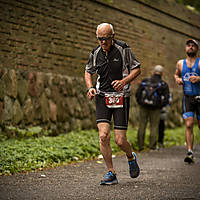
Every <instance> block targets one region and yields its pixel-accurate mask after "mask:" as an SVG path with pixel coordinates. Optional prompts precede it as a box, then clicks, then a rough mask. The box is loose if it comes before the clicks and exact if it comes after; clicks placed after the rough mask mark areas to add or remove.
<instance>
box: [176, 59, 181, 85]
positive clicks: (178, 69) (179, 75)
mask: <svg viewBox="0 0 200 200" xmlns="http://www.w3.org/2000/svg"><path fill="white" fill-rule="evenodd" d="M182 63H183V61H182V60H179V61H178V62H177V64H176V71H175V74H174V79H175V81H176V83H177V84H178V85H183V80H182V76H181V73H182V67H183V64H182Z"/></svg>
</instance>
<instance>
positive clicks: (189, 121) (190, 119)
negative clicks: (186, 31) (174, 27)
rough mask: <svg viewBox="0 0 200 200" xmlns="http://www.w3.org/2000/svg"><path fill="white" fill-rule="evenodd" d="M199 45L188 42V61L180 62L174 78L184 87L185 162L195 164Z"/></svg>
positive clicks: (199, 97) (199, 96)
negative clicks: (194, 126)
mask: <svg viewBox="0 0 200 200" xmlns="http://www.w3.org/2000/svg"><path fill="white" fill-rule="evenodd" d="M198 49H199V44H198V42H197V41H196V40H194V39H188V40H187V41H186V48H185V50H186V54H187V56H186V59H183V60H179V61H178V62H177V65H176V72H175V74H174V78H175V80H176V83H177V84H179V85H183V93H184V96H183V118H184V120H185V126H186V132H185V138H186V144H187V155H186V157H185V159H184V161H185V162H188V163H191V162H194V157H193V142H194V133H193V125H194V114H195V113H196V116H197V121H198V127H199V128H200V58H199V57H198Z"/></svg>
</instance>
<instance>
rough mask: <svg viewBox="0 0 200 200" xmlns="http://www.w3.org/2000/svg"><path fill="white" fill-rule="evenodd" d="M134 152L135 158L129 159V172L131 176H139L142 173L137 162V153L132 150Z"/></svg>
mask: <svg viewBox="0 0 200 200" xmlns="http://www.w3.org/2000/svg"><path fill="white" fill-rule="evenodd" d="M132 154H133V156H134V157H135V159H134V160H131V161H128V164H129V173H130V176H131V178H137V177H138V176H139V175H140V167H139V165H138V163H137V158H136V154H135V153H134V152H132Z"/></svg>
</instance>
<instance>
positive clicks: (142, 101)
mask: <svg viewBox="0 0 200 200" xmlns="http://www.w3.org/2000/svg"><path fill="white" fill-rule="evenodd" d="M162 75H163V67H162V66H161V65H156V66H155V68H154V71H153V75H152V77H150V78H145V79H143V80H142V82H141V84H140V86H139V87H138V89H137V91H136V100H137V102H138V104H139V128H138V146H139V151H142V150H143V149H144V140H145V131H146V126H147V123H148V121H149V123H150V143H149V148H150V149H152V150H155V149H156V136H157V133H158V125H159V120H160V109H161V108H162V107H163V106H166V105H167V104H168V103H169V87H168V84H167V83H166V82H165V81H163V80H162Z"/></svg>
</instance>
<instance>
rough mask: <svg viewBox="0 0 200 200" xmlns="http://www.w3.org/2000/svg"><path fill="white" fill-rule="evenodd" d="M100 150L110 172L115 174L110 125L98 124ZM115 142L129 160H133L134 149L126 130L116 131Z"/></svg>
mask: <svg viewBox="0 0 200 200" xmlns="http://www.w3.org/2000/svg"><path fill="white" fill-rule="evenodd" d="M97 127H98V129H99V139H100V150H101V153H102V155H103V158H104V160H105V163H106V166H107V169H108V171H112V172H114V168H113V162H112V149H111V147H110V137H111V134H110V124H108V123H98V124H97ZM114 134H115V142H116V144H117V145H118V146H119V147H120V149H121V150H122V151H124V152H125V153H126V155H127V157H128V158H133V154H132V148H131V145H130V143H129V142H128V141H127V138H126V130H114Z"/></svg>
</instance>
